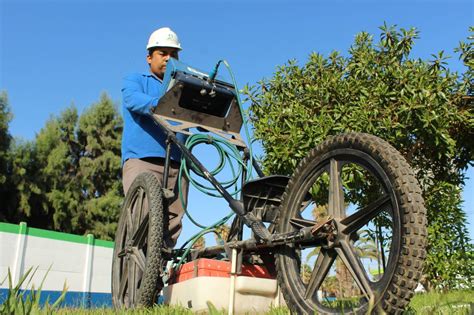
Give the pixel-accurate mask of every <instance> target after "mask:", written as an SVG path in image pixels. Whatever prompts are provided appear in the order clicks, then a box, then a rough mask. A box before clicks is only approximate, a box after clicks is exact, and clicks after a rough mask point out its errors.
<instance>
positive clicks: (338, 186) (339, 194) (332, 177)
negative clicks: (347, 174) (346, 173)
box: [328, 159, 344, 218]
mask: <svg viewBox="0 0 474 315" xmlns="http://www.w3.org/2000/svg"><path fill="white" fill-rule="evenodd" d="M341 171H342V163H341V162H340V161H336V160H335V159H331V162H330V167H329V206H328V214H329V215H330V216H332V217H334V218H343V217H344V191H343V190H342V179H341Z"/></svg>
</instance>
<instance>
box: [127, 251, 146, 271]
mask: <svg viewBox="0 0 474 315" xmlns="http://www.w3.org/2000/svg"><path fill="white" fill-rule="evenodd" d="M131 257H132V259H133V261H134V262H135V263H136V264H137V266H138V268H140V269H141V270H142V272H145V263H146V257H145V254H144V253H143V250H140V249H138V248H137V247H132V255H131Z"/></svg>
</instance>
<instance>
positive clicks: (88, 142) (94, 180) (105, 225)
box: [77, 94, 123, 238]
mask: <svg viewBox="0 0 474 315" xmlns="http://www.w3.org/2000/svg"><path fill="white" fill-rule="evenodd" d="M77 141H78V144H79V147H80V148H81V149H82V151H81V158H80V161H79V166H78V172H79V174H80V176H81V186H82V190H83V194H84V198H85V199H86V201H85V203H84V205H83V207H84V208H83V211H84V215H85V217H84V220H85V222H84V224H85V226H86V227H87V228H86V230H87V232H89V233H93V234H94V235H102V236H106V237H108V238H110V237H113V236H114V234H115V230H116V228H117V221H118V215H119V211H118V210H119V209H120V207H121V203H122V199H123V193H122V182H121V178H122V176H121V174H122V171H121V170H122V164H121V157H120V156H121V152H120V148H121V142H122V119H121V117H120V115H119V114H118V112H117V109H116V108H115V106H114V105H113V103H112V101H111V100H110V98H108V97H107V95H105V94H104V95H102V97H101V99H100V101H99V102H98V103H96V104H94V105H92V106H91V107H90V108H89V109H88V110H87V111H86V112H84V113H83V114H82V115H81V118H80V120H79V126H78V131H77Z"/></svg>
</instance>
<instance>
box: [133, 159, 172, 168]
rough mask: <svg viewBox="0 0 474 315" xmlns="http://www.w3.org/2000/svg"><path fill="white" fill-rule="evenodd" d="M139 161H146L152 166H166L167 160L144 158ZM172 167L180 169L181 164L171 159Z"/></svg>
mask: <svg viewBox="0 0 474 315" xmlns="http://www.w3.org/2000/svg"><path fill="white" fill-rule="evenodd" d="M139 160H141V161H145V162H148V163H151V164H159V165H165V158H162V157H144V158H140V159H139ZM170 165H171V166H172V167H174V168H179V167H180V165H181V163H179V162H176V161H175V160H171V159H170Z"/></svg>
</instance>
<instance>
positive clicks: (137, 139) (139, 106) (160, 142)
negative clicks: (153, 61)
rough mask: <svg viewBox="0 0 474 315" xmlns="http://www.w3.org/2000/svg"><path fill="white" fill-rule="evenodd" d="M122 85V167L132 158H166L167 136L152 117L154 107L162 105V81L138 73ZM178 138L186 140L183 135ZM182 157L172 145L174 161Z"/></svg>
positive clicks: (126, 79)
mask: <svg viewBox="0 0 474 315" xmlns="http://www.w3.org/2000/svg"><path fill="white" fill-rule="evenodd" d="M122 86H123V88H122V109H123V110H122V114H123V123H124V127H123V134H122V164H123V163H125V161H126V160H127V159H131V158H145V157H165V154H166V149H165V148H166V144H165V140H166V135H165V134H164V133H163V131H162V130H161V129H160V127H159V126H157V125H156V124H155V123H154V122H153V119H152V118H151V108H152V107H154V106H156V105H157V104H158V100H159V96H160V93H161V86H162V82H161V80H160V79H158V78H157V77H156V76H154V75H153V74H151V73H143V74H139V73H136V74H131V75H128V76H126V77H125V78H124V79H123V85H122ZM178 138H179V139H180V140H184V139H185V137H184V136H183V135H181V134H178ZM180 158H181V153H180V152H179V150H178V149H177V148H176V147H175V146H172V149H171V159H172V160H175V161H179V160H180Z"/></svg>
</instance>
